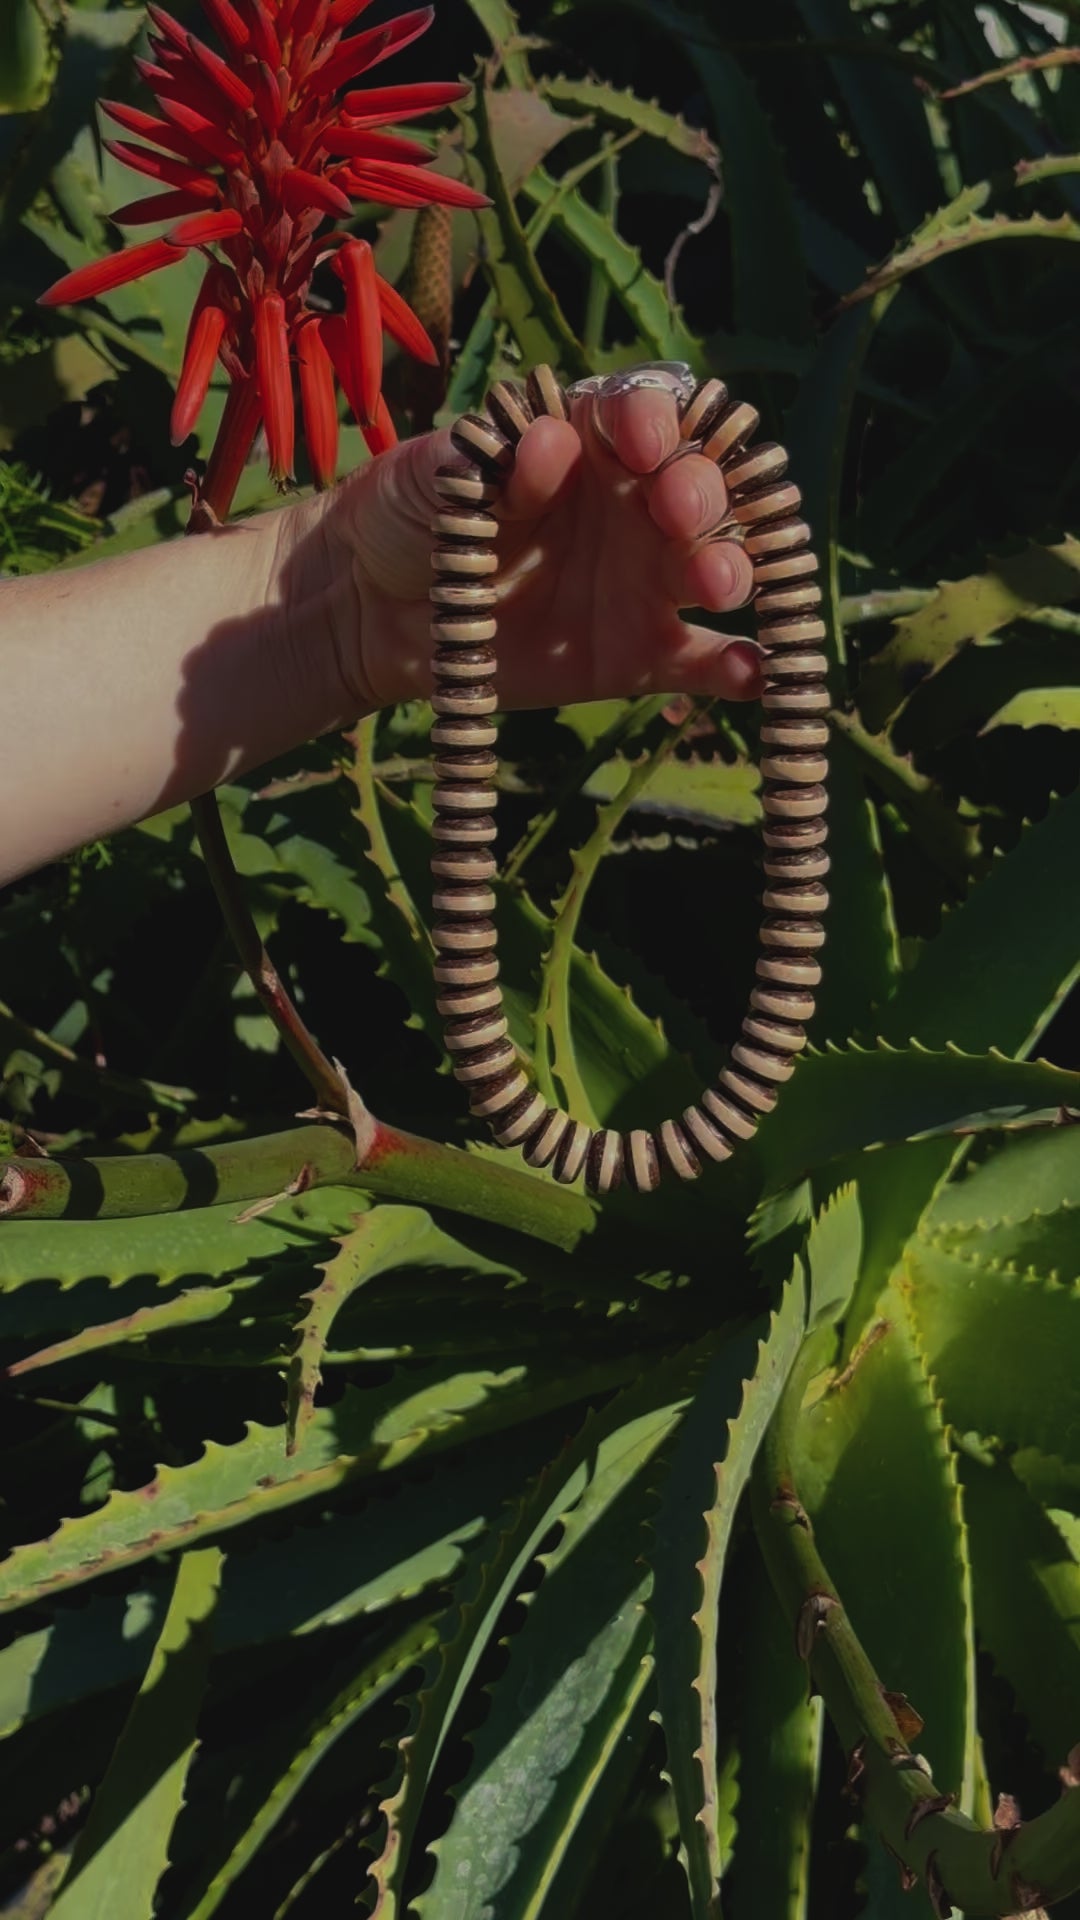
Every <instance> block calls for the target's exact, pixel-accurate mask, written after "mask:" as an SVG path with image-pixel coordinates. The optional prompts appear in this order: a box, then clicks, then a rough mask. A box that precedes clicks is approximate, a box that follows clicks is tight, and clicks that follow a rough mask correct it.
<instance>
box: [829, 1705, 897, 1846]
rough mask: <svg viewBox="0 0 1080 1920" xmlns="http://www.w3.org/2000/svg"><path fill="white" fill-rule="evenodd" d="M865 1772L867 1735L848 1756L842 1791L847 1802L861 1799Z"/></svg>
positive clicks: (858, 1741)
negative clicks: (860, 1786) (860, 1784)
mask: <svg viewBox="0 0 1080 1920" xmlns="http://www.w3.org/2000/svg"><path fill="white" fill-rule="evenodd" d="M865 1772H866V1735H865V1733H864V1734H863V1737H862V1739H861V1740H857V1741H856V1742H855V1745H854V1746H853V1747H852V1749H851V1752H850V1753H849V1755H848V1764H847V1777H846V1779H845V1781H844V1784H843V1786H842V1787H841V1789H840V1791H841V1793H842V1794H843V1796H844V1798H845V1800H852V1801H855V1802H857V1801H858V1800H859V1798H860V1795H859V1792H858V1786H859V1781H860V1780H861V1779H862V1777H863V1774H864V1773H865ZM885 1844H886V1846H888V1841H886V1842H885Z"/></svg>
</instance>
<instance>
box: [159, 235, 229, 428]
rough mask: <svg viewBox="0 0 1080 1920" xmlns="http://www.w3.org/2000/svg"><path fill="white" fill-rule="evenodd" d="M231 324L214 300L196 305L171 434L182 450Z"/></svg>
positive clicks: (212, 272) (211, 280) (209, 279)
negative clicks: (226, 330) (226, 331)
mask: <svg viewBox="0 0 1080 1920" xmlns="http://www.w3.org/2000/svg"><path fill="white" fill-rule="evenodd" d="M217 271H218V270H217V268H215V267H211V269H210V271H209V273H208V274H207V276H206V280H205V281H204V282H203V287H204V291H205V289H206V288H207V287H208V286H209V287H212V286H213V285H214V281H215V277H216V274H217ZM228 324H229V317H228V314H227V313H226V312H225V310H224V308H223V307H218V306H215V305H214V304H213V302H212V300H209V299H207V300H205V301H204V300H202V297H201V296H200V302H199V304H197V305H196V308H195V311H194V313H193V314H192V316H191V326H190V327H189V329H188V337H187V345H186V346H185V348H184V365H183V369H182V371H181V374H180V380H179V383H178V385H177V389H176V399H175V400H174V401H173V410H172V419H171V421H170V423H169V431H170V433H171V436H172V443H173V446H174V447H179V446H181V445H182V444H183V442H184V441H185V440H186V439H187V437H188V434H189V433H191V432H192V431H193V430H194V427H195V424H196V421H197V420H198V418H199V415H200V413H201V412H202V409H203V402H204V400H205V399H206V395H207V392H208V390H209V387H210V381H211V379H212V378H213V373H214V367H215V365H216V364H217V357H218V349H219V347H220V346H221V343H222V341H223V339H224V338H225V329H226V327H227V326H228Z"/></svg>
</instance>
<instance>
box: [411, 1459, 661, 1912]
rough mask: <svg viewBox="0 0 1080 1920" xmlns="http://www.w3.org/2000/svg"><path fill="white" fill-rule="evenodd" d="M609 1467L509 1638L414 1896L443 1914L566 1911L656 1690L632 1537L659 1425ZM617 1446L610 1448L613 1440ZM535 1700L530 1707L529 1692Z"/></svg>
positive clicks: (566, 1529)
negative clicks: (602, 1798)
mask: <svg viewBox="0 0 1080 1920" xmlns="http://www.w3.org/2000/svg"><path fill="white" fill-rule="evenodd" d="M622 1438H623V1439H625V1440H627V1441H632V1444H630V1445H627V1446H625V1450H624V1451H623V1452H621V1453H620V1454H619V1455H618V1456H617V1457H614V1458H611V1460H610V1464H607V1465H605V1466H604V1467H603V1468H602V1469H601V1470H598V1471H597V1472H596V1474H595V1476H594V1478H593V1479H592V1480H591V1481H590V1483H589V1485H588V1486H587V1487H586V1489H585V1491H584V1493H583V1494H582V1496H581V1499H580V1500H579V1501H578V1503H577V1505H576V1506H575V1507H573V1509H572V1510H571V1511H570V1512H568V1513H567V1515H566V1517H565V1519H564V1520H563V1523H562V1533H561V1537H560V1539H559V1542H558V1544H557V1545H556V1546H555V1547H554V1548H552V1550H551V1551H550V1552H549V1553H545V1554H543V1555H541V1556H540V1565H541V1566H542V1568H543V1582H542V1584H541V1586H540V1588H539V1591H538V1592H537V1593H536V1594H535V1595H534V1597H533V1598H532V1599H531V1600H530V1603H529V1609H528V1613H527V1615H526V1617H525V1620H524V1623H523V1624H522V1626H521V1628H520V1630H519V1631H518V1632H517V1633H515V1634H514V1635H513V1637H512V1638H511V1640H510V1646H509V1654H508V1658H507V1663H506V1666H505V1669H504V1671H503V1672H502V1673H501V1674H500V1676H499V1678H498V1680H497V1681H496V1682H495V1683H494V1684H493V1685H492V1686H491V1687H490V1688H489V1694H490V1700H489V1703H488V1707H487V1711H486V1713H485V1716H484V1720H483V1724H482V1726H481V1727H480V1729H479V1732H478V1733H476V1734H475V1735H474V1736H473V1739H472V1743H471V1744H472V1749H473V1751H472V1757H471V1759H470V1761H469V1765H468V1768H467V1770H466V1773H465V1777H464V1780H463V1781H462V1782H461V1784H460V1785H459V1786H457V1787H456V1788H455V1789H454V1803H455V1804H454V1811H453V1815H452V1818H451V1821H450V1826H449V1828H448V1830H447V1832H446V1833H445V1834H443V1835H442V1837H441V1838H440V1839H439V1840H437V1841H436V1842H435V1843H434V1845H433V1847H432V1848H431V1852H432V1853H433V1855H434V1857H435V1872H434V1876H433V1878H432V1881H431V1883H430V1886H429V1887H428V1889H427V1891H426V1892H425V1893H424V1894H423V1895H422V1896H421V1897H420V1899H419V1900H418V1901H417V1902H416V1909H417V1911H418V1912H419V1913H420V1914H430V1915H431V1916H432V1920H438V1917H439V1916H441V1915H442V1914H443V1913H444V1912H446V1911H448V1910H449V1909H450V1908H451V1907H452V1904H453V1902H454V1901H458V1902H461V1903H463V1904H464V1907H465V1910H466V1911H469V1912H476V1913H478V1914H479V1913H482V1912H488V1911H491V1912H496V1911H497V1912H498V1913H499V1915H500V1916H501V1920H526V1917H528V1920H538V1917H539V1916H540V1915H543V1914H545V1913H547V1914H552V1915H554V1914H558V1913H560V1912H565V1911H566V1910H567V1909H566V1906H565V1905H564V1904H563V1899H564V1882H563V1881H562V1878H561V1874H562V1869H563V1867H564V1865H565V1863H566V1862H567V1859H568V1856H570V1855H571V1853H572V1849H573V1845H574V1841H575V1839H576V1838H577V1836H578V1835H579V1834H580V1833H581V1831H582V1829H583V1826H584V1824H585V1823H586V1822H587V1821H588V1822H589V1831H590V1837H591V1843H592V1846H593V1847H595V1844H596V1834H595V1829H592V1827H591V1821H590V1813H591V1809H592V1806H593V1803H594V1799H595V1796H596V1795H597V1794H598V1793H600V1792H601V1791H602V1790H603V1786H604V1781H605V1775H606V1773H607V1771H608V1769H609V1768H611V1767H613V1766H614V1765H616V1763H617V1761H618V1759H619V1757H620V1755H619V1749H620V1746H621V1744H622V1742H623V1741H624V1740H625V1738H626V1734H627V1729H628V1728H629V1727H634V1726H637V1725H638V1724H639V1723H640V1718H641V1712H642V1707H643V1703H644V1701H645V1699H646V1696H647V1694H651V1687H650V1680H651V1673H652V1661H651V1658H650V1654H649V1645H650V1634H649V1626H648V1621H647V1619H646V1618H645V1615H644V1613H643V1610H642V1598H643V1591H644V1584H645V1583H644V1580H643V1576H642V1570H641V1566H640V1563H639V1561H638V1559H637V1557H636V1555H635V1554H634V1552H633V1550H632V1548H633V1542H634V1539H635V1536H636V1535H637V1534H638V1533H639V1532H640V1529H641V1526H642V1523H643V1519H644V1515H645V1512H646V1509H647V1506H648V1504H649V1501H650V1496H649V1489H648V1485H647V1483H646V1479H645V1470H646V1468H647V1466H648V1462H649V1459H650V1457H651V1455H652V1453H653V1451H654V1449H655V1447H656V1445H657V1434H656V1429H655V1426H654V1424H652V1423H650V1424H648V1425H646V1426H642V1427H641V1430H640V1433H638V1434H637V1435H635V1434H634V1433H633V1430H632V1429H628V1430H627V1432H626V1433H625V1435H624V1436H622ZM609 1452H610V1450H609ZM523 1701H524V1702H527V1706H526V1707H525V1710H524V1711H523V1709H522V1702H523Z"/></svg>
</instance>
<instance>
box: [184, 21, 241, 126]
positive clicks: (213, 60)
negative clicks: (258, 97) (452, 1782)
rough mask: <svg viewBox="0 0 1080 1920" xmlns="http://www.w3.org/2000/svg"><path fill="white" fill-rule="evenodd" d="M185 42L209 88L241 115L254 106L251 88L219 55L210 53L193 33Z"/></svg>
mask: <svg viewBox="0 0 1080 1920" xmlns="http://www.w3.org/2000/svg"><path fill="white" fill-rule="evenodd" d="M187 40H188V51H189V53H190V54H191V57H192V59H193V60H194V62H195V64H196V66H197V67H198V68H199V70H200V72H201V73H203V74H204V75H205V76H206V78H207V80H209V82H210V84H211V86H214V87H216V88H217V89H218V92H219V93H223V94H224V95H225V98H226V99H227V100H231V101H232V103H233V106H234V107H239V109H240V111H241V113H244V112H246V110H247V108H248V107H253V106H254V105H255V95H254V94H253V93H252V91H251V88H250V87H249V86H248V85H247V84H246V83H245V82H244V81H243V80H241V78H240V76H239V74H236V73H234V72H233V70H232V68H231V67H230V66H229V64H228V62H227V61H225V60H222V59H221V57H220V55H219V54H216V53H212V52H211V50H210V48H209V47H206V46H204V45H203V43H202V41H201V40H197V39H196V38H195V35H194V34H193V33H189V34H188V37H187Z"/></svg>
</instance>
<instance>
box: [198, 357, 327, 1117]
mask: <svg viewBox="0 0 1080 1920" xmlns="http://www.w3.org/2000/svg"><path fill="white" fill-rule="evenodd" d="M259 418H260V409H259V400H258V396H257V394H256V391H255V383H254V381H253V380H247V381H244V382H234V384H233V385H232V386H231V387H230V389H229V397H228V399H227V400H226V402H225V411H224V413H223V414H222V418H221V425H220V427H219V428H218V433H217V438H216V440H215V441H214V446H213V451H212V452H211V455H210V459H209V461H208V462H207V467H206V473H205V475H204V477H203V481H202V485H201V487H200V490H199V495H198V498H197V500H196V502H195V504H194V506H193V507H192V512H191V518H190V519H189V521H188V525H187V532H188V533H189V534H190V533H196V534H197V533H205V532H206V531H207V530H208V528H210V527H212V526H214V525H215V524H216V523H220V522H221V521H223V520H225V519H226V518H227V517H228V513H229V509H230V507H231V506H232V502H233V496H234V494H235V493H236V489H237V486H238V484H239V481H240V476H241V474H242V473H243V471H244V467H245V465H246V463H247V459H248V456H249V454H250V452H251V448H252V445H253V443H254V440H255V435H256V433H257V432H258V428H259ZM191 818H192V822H193V824H194V827H195V837H196V839H197V840H198V843H199V846H200V848H201V850H202V856H203V859H204V861H205V862H206V871H207V874H208V876H209V879H210V884H211V886H212V887H213V889H214V892H215V894H216V896H217V902H218V906H219V907H220V908H221V915H222V919H223V920H224V922H225V925H226V927H227V929H228V931H229V935H230V937H231V939H232V942H233V945H234V947H235V948H236V951H237V955H238V956H239V960H240V964H241V966H242V967H243V968H244V971H245V973H246V974H247V976H248V979H249V980H250V981H251V984H252V986H253V987H254V989H255V992H256V994H257V996H258V998H259V1001H260V1004H261V1005H262V1008H263V1010H264V1012H265V1013H266V1015H267V1017H268V1018H269V1020H270V1021H271V1022H272V1024H273V1025H274V1027H276V1029H277V1031H278V1033H279V1034H280V1035H281V1039H282V1042H283V1043H284V1046H285V1048H286V1050H287V1051H288V1052H289V1053H290V1054H291V1055H292V1057H293V1059H294V1060H295V1062H296V1064H297V1066H298V1067H299V1068H300V1071H301V1073H302V1074H303V1075H304V1077H305V1079H306V1080H307V1082H308V1084H309V1086H310V1087H311V1089H312V1091H313V1093H314V1095H315V1098H316V1101H317V1103H318V1105H319V1106H320V1107H322V1108H324V1109H325V1110H326V1111H327V1112H329V1113H341V1114H344V1113H347V1112H348V1093H347V1089H346V1087H345V1084H344V1082H343V1080H342V1078H341V1075H340V1074H339V1073H338V1072H337V1071H336V1070H335V1068H334V1067H332V1066H331V1064H330V1062H329V1060H328V1059H327V1057H326V1055H325V1054H324V1053H323V1051H322V1048H321V1047H320V1046H319V1043H318V1041H317V1040H316V1039H315V1036H314V1034H312V1033H311V1032H310V1030H309V1028H308V1027H307V1025H306V1024H305V1022H304V1021H303V1020H302V1019H301V1017H300V1013H299V1010H298V1008H297V1006H296V1003H295V1001H294V1000H293V998H292V995H291V994H290V992H289V990H288V988H287V987H286V985H285V983H284V981H283V980H282V978H281V975H280V974H279V973H278V970H277V968H276V967H275V965H274V963H273V961H272V960H271V958H270V955H269V953H268V952H267V949H266V947H265V946H264V945H263V942H262V939H261V938H260V935H259V930H258V928H257V927H256V925H255V921H254V919H253V917H252V913H251V909H250V907H249V906H248V903H247V900H246V898H245V895H244V888H243V884H242V882H241V879H240V875H239V874H238V873H237V871H236V868H235V866H234V865H233V858H232V854H231V853H230V852H229V843H228V840H227V839H226V837H225V828H224V826H223V824H222V819H221V810H220V808H219V806H218V803H217V796H216V794H213V793H204V794H200V795H199V796H198V798H197V799H195V800H193V801H192V803H191Z"/></svg>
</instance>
